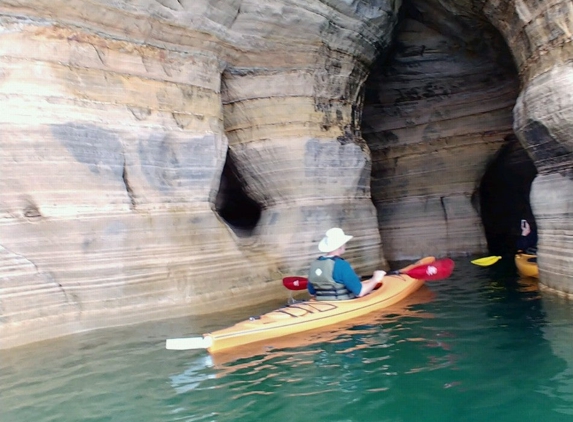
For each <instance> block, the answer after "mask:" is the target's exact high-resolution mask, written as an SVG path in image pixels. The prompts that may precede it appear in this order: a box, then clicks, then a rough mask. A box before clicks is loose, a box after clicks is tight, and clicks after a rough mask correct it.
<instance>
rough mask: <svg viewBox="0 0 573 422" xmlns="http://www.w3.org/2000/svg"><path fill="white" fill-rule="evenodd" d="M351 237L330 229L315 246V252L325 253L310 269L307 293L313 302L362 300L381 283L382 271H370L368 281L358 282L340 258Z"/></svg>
mask: <svg viewBox="0 0 573 422" xmlns="http://www.w3.org/2000/svg"><path fill="white" fill-rule="evenodd" d="M350 239H352V236H349V235H346V234H344V231H343V230H342V229H341V228H338V227H334V228H332V229H330V230H328V231H327V232H326V236H325V237H324V238H323V239H322V240H321V241H320V243H319V244H318V250H319V251H320V252H323V253H325V255H323V256H320V257H319V258H318V259H316V260H315V261H314V262H312V263H311V265H310V270H309V275H308V281H309V283H308V292H309V293H310V294H311V295H313V296H315V298H316V300H345V299H354V298H356V297H362V296H364V295H367V294H368V293H370V292H371V291H372V290H374V288H375V287H376V285H377V284H378V283H380V282H381V281H382V279H383V278H384V275H385V274H386V272H385V271H382V270H378V271H374V274H372V278H370V279H368V280H366V281H364V282H361V281H360V277H358V275H356V273H355V272H354V270H353V269H352V266H351V265H350V264H349V263H348V262H347V261H345V260H344V259H343V258H341V255H342V254H343V253H344V252H345V250H346V249H345V245H346V242H348V241H349V240H350Z"/></svg>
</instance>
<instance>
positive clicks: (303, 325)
mask: <svg viewBox="0 0 573 422" xmlns="http://www.w3.org/2000/svg"><path fill="white" fill-rule="evenodd" d="M434 261H435V258H434V257H426V258H423V259H421V260H419V261H418V262H416V263H415V264H412V265H409V266H407V267H405V268H403V269H402V270H400V272H404V271H408V270H409V269H411V268H414V267H416V266H420V265H423V264H431V263H432V262H434ZM423 284H424V280H419V279H415V278H412V277H410V276H408V275H406V274H397V275H386V276H385V277H384V279H383V283H382V286H381V287H380V288H379V289H377V290H375V291H373V292H372V293H370V294H368V295H366V296H363V297H360V298H356V299H350V300H337V301H316V300H314V299H311V300H308V301H302V302H297V303H294V304H290V305H288V306H285V307H282V308H279V309H277V310H274V311H271V312H269V313H266V314H263V315H261V316H258V317H251V318H249V319H248V320H245V321H241V322H238V323H237V324H235V325H233V326H231V327H228V328H224V329H221V330H217V331H213V332H211V333H206V334H204V335H203V336H201V337H191V338H175V339H168V340H167V342H166V348H167V349H170V350H188V349H207V350H208V351H209V352H210V353H214V352H218V351H221V350H226V349H230V348H233V347H238V346H242V345H245V344H250V343H254V342H261V341H265V340H269V339H273V338H277V337H282V336H287V335H289V334H293V333H299V332H303V331H307V330H312V329H316V328H320V327H325V326H328V325H333V324H337V323H340V322H342V321H347V320H350V319H352V318H356V317H359V316H362V315H365V314H368V313H370V312H373V311H377V310H380V309H384V308H386V307H389V306H391V305H394V304H395V303H397V302H399V301H401V300H403V299H405V298H406V297H408V296H409V295H411V294H412V293H414V292H415V291H416V290H418V289H419V288H420V287H421V286H422V285H423Z"/></svg>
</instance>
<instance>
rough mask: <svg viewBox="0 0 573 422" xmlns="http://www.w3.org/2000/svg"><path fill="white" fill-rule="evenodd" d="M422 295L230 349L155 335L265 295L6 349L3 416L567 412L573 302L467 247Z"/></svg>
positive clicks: (462, 416)
mask: <svg viewBox="0 0 573 422" xmlns="http://www.w3.org/2000/svg"><path fill="white" fill-rule="evenodd" d="M418 295H419V296H416V295H414V296H412V297H411V298H409V301H407V302H404V303H402V304H400V306H398V307H397V308H395V309H388V310H386V311H385V312H379V313H374V314H371V315H369V316H368V317H367V318H363V319H360V320H354V321H353V322H352V323H351V324H347V325H345V326H338V327H334V328H330V329H329V330H325V331H322V332H309V333H306V334H301V335H300V336H298V337H297V336H292V338H291V339H287V340H285V342H283V343H281V342H277V343H274V344H272V345H271V346H269V345H265V346H264V347H263V346H258V347H259V348H258V349H251V350H246V351H243V353H241V354H238V355H234V356H233V355H229V356H226V357H221V356H217V355H215V356H210V355H209V354H207V353H206V352H205V351H185V352H175V351H167V350H165V349H164V344H165V343H164V340H165V338H168V337H174V336H178V335H182V334H183V335H192V334H199V333H202V332H205V331H209V330H211V329H215V328H219V327H221V326H226V325H229V324H232V323H234V322H236V321H238V320H240V319H243V318H244V317H246V316H248V314H253V313H256V312H258V313H262V312H265V311H268V310H270V309H265V306H269V307H270V306H271V304H266V305H262V306H261V308H260V309H248V310H238V311H236V312H233V313H229V314H226V315H219V316H211V317H209V318H187V319H177V320H172V321H163V322H160V323H153V324H142V325H139V326H134V327H124V328H121V329H113V330H104V331H98V332H92V333H85V334H81V335H77V336H70V337H67V338H65V339H59V340H55V341H52V342H44V343H41V344H38V345H34V346H30V347H26V348H19V349H15V350H12V351H2V352H0V358H1V360H0V408H1V409H2V414H1V418H0V420H2V422H20V421H32V420H33V421H36V422H44V421H60V422H68V421H80V420H81V421H122V422H123V421H217V422H226V421H239V420H240V421H261V420H277V421H282V420H295V421H296V420H312V421H316V422H322V421H329V422H334V421H361V422H363V421H366V422H367V421H372V422H386V421H388V422H390V421H391V422H397V421H399V422H409V421H421V420H423V421H424V422H428V421H456V422H457V421H464V422H465V421H468V422H473V421H476V422H477V421H480V422H482V421H485V420H492V421H502V422H510V421H515V422H518V421H519V422H521V421H524V420H526V421H537V420H539V421H541V420H542V421H544V422H556V421H559V422H561V421H571V420H572V419H573V412H572V410H571V409H573V369H572V368H573V352H572V348H571V338H573V332H572V328H571V327H573V312H572V311H571V304H570V303H568V302H566V301H563V300H561V299H560V298H555V297H553V296H547V295H544V294H542V293H540V292H539V290H538V289H537V285H536V282H535V281H534V280H527V279H520V278H519V277H518V276H517V275H516V272H515V271H514V270H512V269H511V267H510V266H504V265H497V264H496V265H495V266H492V267H488V268H484V267H476V266H473V265H471V264H470V263H469V259H467V260H466V259H463V260H462V259H459V260H457V261H456V270H455V271H454V274H453V275H452V276H451V277H450V278H449V279H447V280H441V281H436V282H432V283H427V287H426V288H425V289H423V290H421V291H419V293H418ZM272 306H274V305H272ZM295 339H296V342H295ZM289 342H290V343H289Z"/></svg>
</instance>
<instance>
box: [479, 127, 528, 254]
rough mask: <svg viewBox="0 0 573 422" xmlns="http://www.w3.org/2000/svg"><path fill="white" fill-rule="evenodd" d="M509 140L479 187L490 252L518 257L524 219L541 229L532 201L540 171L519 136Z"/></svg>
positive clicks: (509, 137)
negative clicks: (538, 171)
mask: <svg viewBox="0 0 573 422" xmlns="http://www.w3.org/2000/svg"><path fill="white" fill-rule="evenodd" d="M505 141H506V143H505V144H504V145H503V147H502V148H501V149H500V150H499V152H498V153H497V154H496V156H495V157H494V158H493V159H492V161H491V162H490V163H489V165H488V166H487V168H486V170H485V173H484V175H483V177H482V179H481V182H480V186H479V197H480V211H481V219H482V223H483V226H484V230H485V237H486V240H487V246H488V250H489V252H490V253H491V254H494V255H513V254H515V252H516V249H517V247H516V243H517V239H518V238H519V236H520V234H521V230H520V221H521V219H526V220H527V221H528V222H529V224H530V225H531V228H532V230H537V225H536V223H535V218H534V216H533V212H532V210H531V205H530V202H529V193H530V190H531V183H532V182H533V179H535V176H536V175H537V169H536V167H535V164H534V163H533V161H532V160H531V158H530V157H529V155H527V152H526V151H525V150H524V149H523V147H522V146H521V144H520V143H519V140H518V139H517V138H516V137H515V135H509V136H507V137H506V138H505Z"/></svg>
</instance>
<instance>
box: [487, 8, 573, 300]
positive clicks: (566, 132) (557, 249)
mask: <svg viewBox="0 0 573 422" xmlns="http://www.w3.org/2000/svg"><path fill="white" fill-rule="evenodd" d="M539 6H540V5H539V4H538V2H536V1H527V0H524V1H519V2H516V3H515V4H512V5H510V4H507V3H506V2H501V1H490V2H488V3H487V4H486V5H485V7H484V13H485V14H486V15H487V16H488V18H489V19H490V20H491V21H492V22H493V23H494V25H496V27H497V28H498V29H499V30H500V32H501V33H502V34H503V36H504V38H505V40H506V42H507V44H508V46H509V47H510V49H511V51H512V54H513V56H514V58H515V62H516V65H517V68H518V70H519V75H520V80H521V85H522V86H521V88H522V89H521V92H520V95H519V97H518V99H517V103H516V106H515V110H514V130H515V133H516V134H517V136H518V137H519V139H520V141H521V143H522V145H523V146H524V148H525V149H526V150H527V151H528V153H529V154H530V156H531V157H532V159H533V161H534V163H535V165H536V167H537V170H538V172H539V174H538V176H537V178H536V179H535V180H534V182H533V186H532V191H531V205H532V208H533V211H534V214H535V219H536V221H537V226H538V228H539V251H538V255H539V256H538V262H539V269H540V275H541V282H542V283H543V285H545V286H547V287H549V288H552V289H555V290H558V291H561V292H565V293H568V294H573V248H572V246H573V220H572V218H571V217H572V211H571V210H572V206H573V140H572V139H573V136H572V134H573V123H572V122H573V106H572V104H573V96H572V95H571V92H573V67H572V66H571V63H572V60H573V35H572V34H573V4H572V3H571V2H569V1H551V2H547V3H545V4H543V7H539ZM500 16H503V17H504V18H503V19H500Z"/></svg>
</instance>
